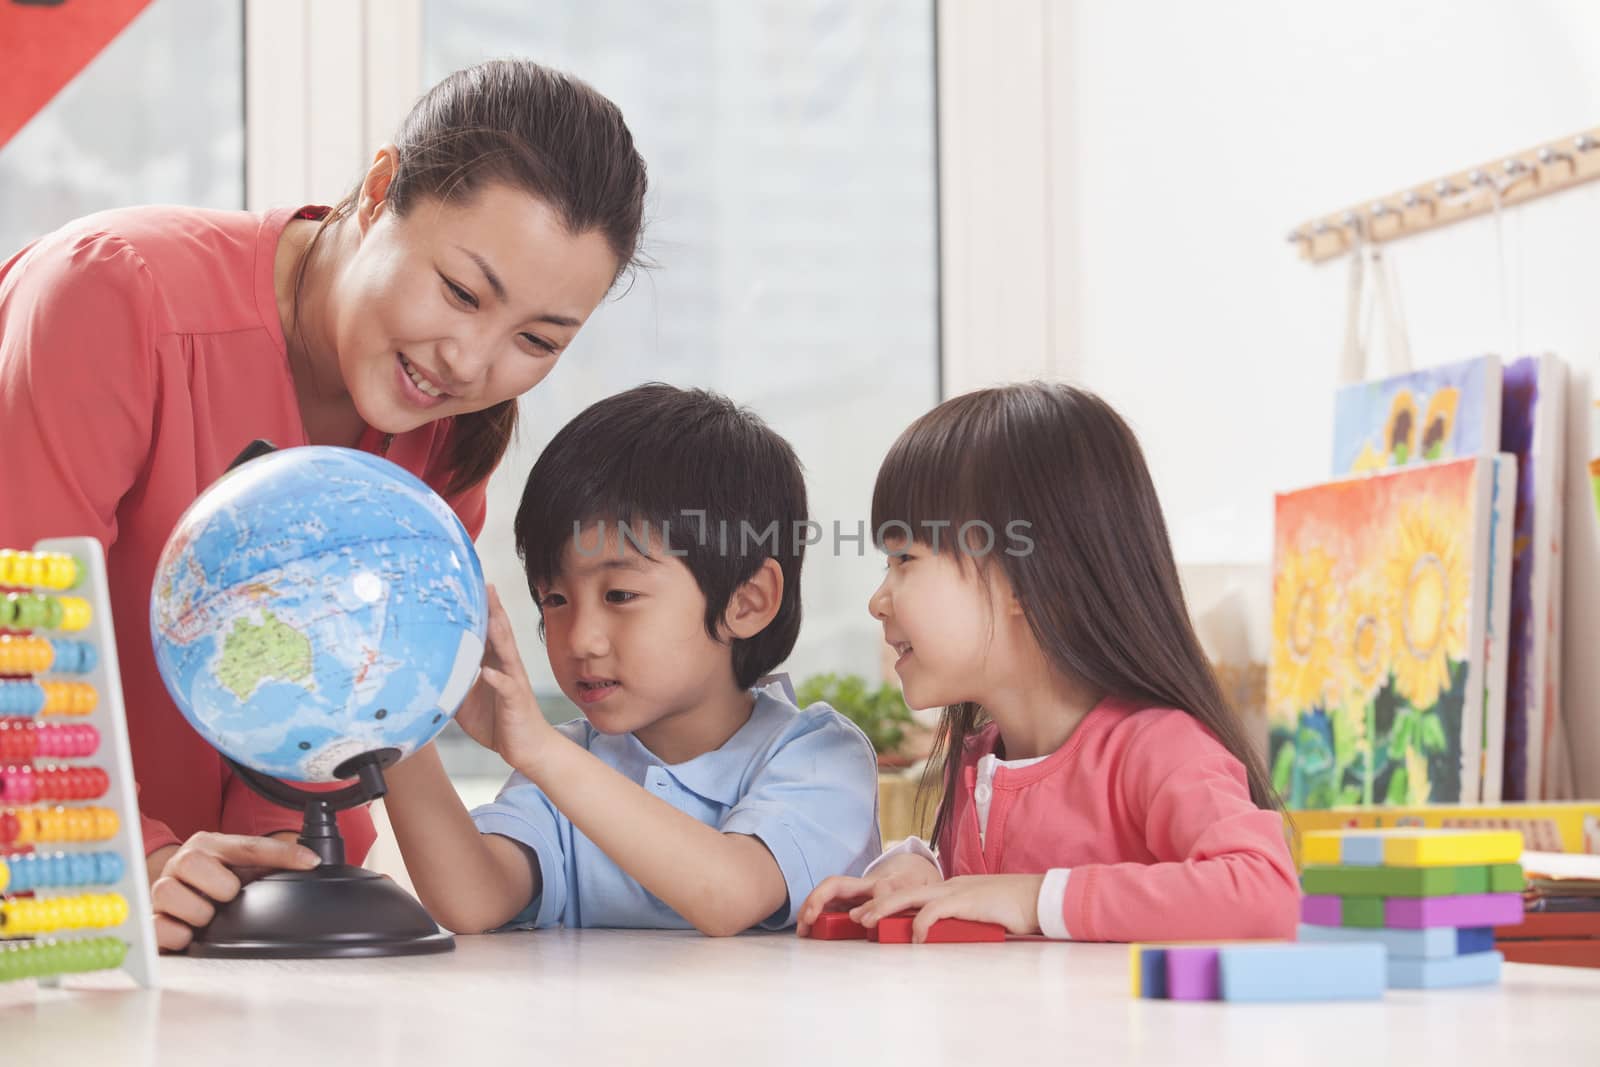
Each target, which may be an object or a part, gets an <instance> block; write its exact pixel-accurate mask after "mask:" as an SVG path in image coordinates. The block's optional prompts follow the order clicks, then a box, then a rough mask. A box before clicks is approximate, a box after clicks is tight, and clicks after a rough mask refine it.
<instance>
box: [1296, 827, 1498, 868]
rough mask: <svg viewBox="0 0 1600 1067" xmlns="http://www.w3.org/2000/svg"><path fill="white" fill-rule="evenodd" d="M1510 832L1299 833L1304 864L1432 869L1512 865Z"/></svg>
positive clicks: (1371, 831)
mask: <svg viewBox="0 0 1600 1067" xmlns="http://www.w3.org/2000/svg"><path fill="white" fill-rule="evenodd" d="M1522 848H1523V845H1522V835H1521V834H1520V833H1518V832H1517V831H1515V830H1446V829H1423V828H1403V829H1387V830H1310V831H1307V832H1306V833H1304V834H1303V835H1301V840H1300V862H1301V863H1303V864H1305V865H1306V866H1313V865H1320V866H1329V865H1338V864H1342V865H1344V866H1348V867H1376V866H1388V867H1434V866H1467V865H1474V864H1478V865H1487V864H1495V863H1515V862H1517V861H1518V860H1520V859H1521V858H1522Z"/></svg>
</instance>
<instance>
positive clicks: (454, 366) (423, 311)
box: [331, 174, 620, 433]
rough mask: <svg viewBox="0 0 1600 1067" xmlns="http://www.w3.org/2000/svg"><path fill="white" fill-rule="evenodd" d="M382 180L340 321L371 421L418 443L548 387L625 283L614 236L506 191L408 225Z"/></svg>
mask: <svg viewBox="0 0 1600 1067" xmlns="http://www.w3.org/2000/svg"><path fill="white" fill-rule="evenodd" d="M371 177H372V176H371V175H370V174H369V180H368V182H367V184H366V187H365V188H364V189H363V191H362V193H363V195H362V197H361V200H360V202H359V204H358V206H357V211H356V217H355V220H354V221H355V222H356V223H357V225H358V227H359V231H360V235H361V236H360V243H359V245H358V246H357V248H356V249H355V252H354V254H353V255H352V256H351V257H350V258H349V259H348V260H347V261H346V262H345V263H344V264H343V265H342V269H341V270H340V271H339V273H338V276H337V277H336V278H335V279H333V289H334V292H335V293H336V294H337V295H336V296H335V298H334V301H333V309H332V310H333V321H332V324H331V325H332V329H333V340H334V345H335V348H336V349H337V351H338V358H339V370H340V373H341V375H342V376H343V378H344V382H345V386H346V388H347V389H348V390H349V392H350V397H351V400H352V401H353V402H354V404H355V407H356V410H357V411H358V412H359V413H360V415H361V417H362V418H363V419H364V420H365V421H366V422H367V424H368V425H370V426H374V427H376V428H377V429H379V430H382V431H384V432H385V433H404V432H406V431H408V430H412V429H415V428H417V427H418V426H421V425H423V424H424V423H428V422H431V421H433V420H435V419H439V418H443V417H445V416H449V415H462V414H466V413H469V412H473V411H481V410H483V409H484V408H489V407H493V406H494V405H495V404H498V403H500V402H502V401H505V400H510V399H512V398H514V397H517V396H520V395H521V394H523V393H525V392H527V391H528V390H529V389H532V388H533V387H534V386H535V385H538V384H539V382H541V381H543V380H544V377H545V375H547V374H549V373H550V371H551V370H552V369H554V367H555V365H556V361H557V360H558V359H560V358H561V354H562V353H563V352H564V351H566V349H567V346H568V345H570V344H571V343H572V339H573V338H574V337H575V336H576V335H577V333H578V330H579V328H580V327H582V326H583V324H584V322H585V321H586V320H587V319H588V318H589V315H590V313H591V312H593V311H594V309H595V308H596V307H597V306H598V305H599V303H600V301H601V300H602V299H604V298H605V295H606V293H607V291H608V290H609V289H610V288H611V285H612V283H613V281H614V280H615V279H616V276H617V272H618V269H619V266H620V265H619V263H618V261H617V257H616V255H615V254H614V253H613V252H612V250H611V248H610V246H609V245H608V244H607V243H606V240H605V237H604V236H603V235H602V234H601V233H599V232H598V231H594V230H590V231H587V232H585V233H579V234H573V233H571V232H569V231H568V230H567V228H566V226H565V225H564V224H563V222H562V220H561V218H560V216H559V215H558V214H557V213H556V212H555V211H554V210H552V209H551V207H550V206H549V205H548V204H546V203H545V202H544V201H543V200H540V199H538V198H536V197H533V196H530V195H529V194H527V193H524V192H520V191H518V190H516V189H515V188H513V187H512V186H510V185H506V184H502V183H497V182H496V183H490V184H487V185H485V186H483V187H482V188H481V189H478V190H475V191H473V192H472V193H470V194H458V195H457V196H454V197H451V198H450V199H448V200H439V199H426V200H422V201H419V202H417V203H416V204H414V205H412V206H410V208H409V209H408V210H407V211H406V212H405V214H403V215H399V214H396V213H395V212H394V211H393V210H392V209H391V208H390V207H389V206H388V204H387V202H386V201H384V200H382V199H379V198H377V197H372V196H371V195H370V194H371V193H372V192H374V191H375V190H374V183H373V182H372V181H371ZM377 191H378V192H379V196H381V190H377Z"/></svg>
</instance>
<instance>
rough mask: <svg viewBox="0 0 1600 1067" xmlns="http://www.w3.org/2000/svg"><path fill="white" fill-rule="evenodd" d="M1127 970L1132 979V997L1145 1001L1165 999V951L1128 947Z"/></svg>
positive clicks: (1145, 947)
mask: <svg viewBox="0 0 1600 1067" xmlns="http://www.w3.org/2000/svg"><path fill="white" fill-rule="evenodd" d="M1128 970H1129V972H1130V976H1131V977H1132V979H1133V995H1134V998H1135V999H1138V998H1140V997H1142V998H1144V999H1145V1000H1165V999H1166V998H1167V950H1166V949H1164V948H1152V947H1150V946H1149V945H1138V944H1134V945H1129V946H1128Z"/></svg>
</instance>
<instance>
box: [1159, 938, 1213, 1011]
mask: <svg viewBox="0 0 1600 1067" xmlns="http://www.w3.org/2000/svg"><path fill="white" fill-rule="evenodd" d="M1221 996H1222V981H1221V978H1220V976H1219V972H1218V970H1217V950H1216V949H1214V948H1169V949H1167V998H1168V999H1169V1000H1218V999H1221Z"/></svg>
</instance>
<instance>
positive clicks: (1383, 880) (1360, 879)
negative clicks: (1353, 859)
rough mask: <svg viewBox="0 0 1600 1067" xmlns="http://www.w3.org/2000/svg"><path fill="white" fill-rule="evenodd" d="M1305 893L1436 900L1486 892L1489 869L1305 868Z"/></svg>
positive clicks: (1303, 887)
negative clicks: (1441, 897)
mask: <svg viewBox="0 0 1600 1067" xmlns="http://www.w3.org/2000/svg"><path fill="white" fill-rule="evenodd" d="M1300 886H1301V888H1302V889H1304V890H1305V891H1306V892H1307V893H1312V894H1321V895H1332V896H1341V897H1439V896H1451V895H1457V894H1466V893H1487V892H1488V891H1489V868H1488V867H1484V866H1476V867H1346V866H1337V867H1321V866H1318V867H1307V868H1306V869H1305V870H1304V871H1302V872H1301V873H1300Z"/></svg>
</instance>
